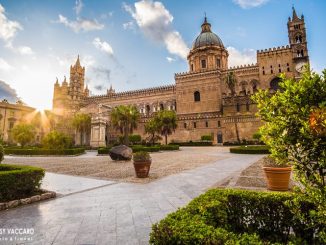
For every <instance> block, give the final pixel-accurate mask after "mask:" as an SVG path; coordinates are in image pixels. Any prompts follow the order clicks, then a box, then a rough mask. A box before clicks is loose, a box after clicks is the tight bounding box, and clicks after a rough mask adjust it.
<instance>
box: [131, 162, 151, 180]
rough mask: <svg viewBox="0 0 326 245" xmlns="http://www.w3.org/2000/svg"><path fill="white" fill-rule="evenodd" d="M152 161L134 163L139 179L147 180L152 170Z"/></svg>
mask: <svg viewBox="0 0 326 245" xmlns="http://www.w3.org/2000/svg"><path fill="white" fill-rule="evenodd" d="M151 164H152V161H151V160H149V161H142V162H135V161H134V167H135V172H136V176H137V177H138V178H147V177H148V173H149V169H150V168H151Z"/></svg>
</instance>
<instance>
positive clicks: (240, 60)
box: [227, 47, 257, 67]
mask: <svg viewBox="0 0 326 245" xmlns="http://www.w3.org/2000/svg"><path fill="white" fill-rule="evenodd" d="M227 50H228V52H229V60H228V61H229V66H230V67H231V66H239V65H244V64H252V63H254V64H255V63H256V62H257V60H256V58H257V56H256V50H254V49H244V50H242V51H239V50H237V49H236V48H234V47H227Z"/></svg>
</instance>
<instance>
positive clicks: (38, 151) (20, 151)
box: [5, 148, 85, 155]
mask: <svg viewBox="0 0 326 245" xmlns="http://www.w3.org/2000/svg"><path fill="white" fill-rule="evenodd" d="M82 153H85V149H84V148H71V149H43V148H27V149H24V148H5V154H7V155H9V154H12V155H77V154H82Z"/></svg>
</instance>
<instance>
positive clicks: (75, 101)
mask: <svg viewBox="0 0 326 245" xmlns="http://www.w3.org/2000/svg"><path fill="white" fill-rule="evenodd" d="M89 92H90V91H89V89H88V87H87V86H86V88H85V67H82V66H81V65H80V60H79V55H78V58H77V60H76V62H75V64H74V65H71V66H70V79H69V84H68V82H67V81H66V77H65V78H64V81H63V82H62V85H61V86H60V84H59V82H58V79H57V80H56V82H55V84H54V94H53V110H54V111H55V112H56V113H57V114H61V115H64V114H66V113H70V112H75V111H77V110H79V108H80V106H81V104H82V103H83V101H84V99H85V98H86V97H88V96H89Z"/></svg>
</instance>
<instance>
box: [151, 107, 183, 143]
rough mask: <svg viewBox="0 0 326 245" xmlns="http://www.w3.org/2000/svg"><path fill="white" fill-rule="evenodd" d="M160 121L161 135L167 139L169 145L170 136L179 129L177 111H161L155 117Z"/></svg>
mask: <svg viewBox="0 0 326 245" xmlns="http://www.w3.org/2000/svg"><path fill="white" fill-rule="evenodd" d="M155 120H157V121H158V124H159V129H160V132H161V135H163V136H164V137H165V144H166V145H167V144H168V135H171V134H172V133H173V132H174V131H175V130H176V128H177V126H178V124H177V115H176V113H175V111H167V110H163V111H159V112H158V113H157V115H156V116H155Z"/></svg>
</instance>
